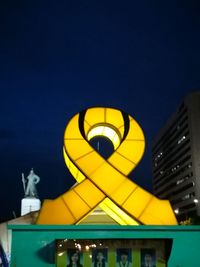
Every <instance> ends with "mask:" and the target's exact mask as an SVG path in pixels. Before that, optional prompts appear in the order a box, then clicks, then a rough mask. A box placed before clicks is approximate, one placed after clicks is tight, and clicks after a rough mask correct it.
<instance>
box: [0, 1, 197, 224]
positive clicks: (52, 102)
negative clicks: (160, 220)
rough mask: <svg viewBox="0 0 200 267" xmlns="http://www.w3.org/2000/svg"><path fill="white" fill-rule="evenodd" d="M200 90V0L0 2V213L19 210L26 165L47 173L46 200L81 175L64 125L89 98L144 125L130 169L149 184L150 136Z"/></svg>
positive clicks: (43, 183) (8, 214)
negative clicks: (66, 154) (66, 156)
mask: <svg viewBox="0 0 200 267" xmlns="http://www.w3.org/2000/svg"><path fill="white" fill-rule="evenodd" d="M199 88H200V3H199V1H195V0H191V1H167V2H163V1H159V0H155V1H113V0H110V1H104V0H103V1H94V0H93V1H20V0H19V1H13V0H11V1H1V3H0V94H1V95H0V166H1V168H0V179H1V180H0V181H1V185H0V188H1V194H0V200H1V208H0V221H4V220H7V219H11V218H12V216H13V211H15V213H16V215H17V216H18V215H19V214H20V201H21V198H22V197H23V187H22V182H21V173H22V172H24V174H25V176H27V175H28V173H29V171H30V169H31V168H32V167H33V168H34V170H35V172H36V174H38V175H39V176H40V177H41V182H40V183H39V185H38V191H39V196H40V198H41V199H44V198H55V197H57V196H58V195H60V194H61V193H63V192H65V191H66V190H67V189H69V187H70V186H71V185H72V184H73V183H74V182H75V180H73V178H72V177H71V175H70V174H69V172H68V170H67V169H66V167H65V164H64V160H63V155H62V145H63V133H64V129H65V126H66V124H67V122H68V120H69V119H70V118H71V117H72V116H73V115H74V114H76V113H78V112H79V111H81V110H83V109H85V108H87V107H91V106H110V107H115V108H119V109H123V110H124V111H125V112H127V113H129V114H131V115H132V116H133V117H134V118H135V119H136V120H137V121H138V122H139V123H140V125H141V126H142V128H143V130H144V133H145V136H146V143H147V144H146V151H145V155H144V157H143V159H142V161H141V163H140V164H139V165H138V167H137V168H136V170H135V171H134V172H133V173H132V174H131V175H130V177H131V178H132V179H134V180H135V181H137V182H138V183H139V184H141V185H142V186H143V187H144V188H147V189H148V190H151V188H152V187H151V183H152V171H151V142H152V139H153V138H154V137H155V136H156V134H157V132H158V130H159V129H160V128H161V127H162V126H163V125H164V123H165V122H166V120H167V118H168V117H169V116H170V115H171V113H173V112H174V111H175V110H176V108H177V106H178V105H179V104H180V102H181V100H182V99H183V97H184V96H185V95H186V94H188V93H190V92H191V91H194V90H198V89H199Z"/></svg>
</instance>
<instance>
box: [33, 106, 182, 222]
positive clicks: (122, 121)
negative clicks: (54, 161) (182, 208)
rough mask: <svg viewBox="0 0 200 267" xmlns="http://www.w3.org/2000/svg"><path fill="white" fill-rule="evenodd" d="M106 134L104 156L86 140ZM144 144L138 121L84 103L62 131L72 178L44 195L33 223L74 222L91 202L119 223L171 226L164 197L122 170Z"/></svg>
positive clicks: (134, 162) (172, 217) (89, 209)
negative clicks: (109, 148) (109, 150)
mask: <svg viewBox="0 0 200 267" xmlns="http://www.w3.org/2000/svg"><path fill="white" fill-rule="evenodd" d="M95 136H104V137H106V138H108V139H109V140H110V141H111V142H112V144H113V147H114V152H113V154H112V155H111V156H110V157H109V158H108V159H107V160H105V159H104V158H103V157H102V156H101V155H100V154H99V153H98V152H97V151H96V150H94V148H93V147H92V146H91V145H90V143H89V141H90V140H91V139H92V138H93V137H95ZM144 148H145V139H144V134H143V131H142V129H141V127H140V126H139V124H138V123H137V122H136V121H135V120H134V119H133V118H132V117H131V116H130V115H128V114H126V113H124V112H122V111H120V110H117V109H113V108H102V107H97V108H89V109H86V110H84V111H83V112H80V113H79V114H76V115H75V116H74V117H73V118H72V119H71V120H70V122H69V123H68V125H67V127H66V130H65V133H64V148H63V151H64V159H65V162H66V165H67V167H68V168H69V170H70V172H71V173H72V175H73V176H74V178H75V179H76V181H77V182H78V184H76V185H75V186H74V187H72V188H71V189H70V190H69V191H67V192H66V193H64V194H63V195H61V196H59V197H58V198H56V199H55V200H45V201H44V203H43V206H42V209H41V211H40V213H39V216H38V220H37V223H38V224H78V223H80V222H81V221H82V220H83V219H84V218H85V217H86V216H88V215H89V214H90V213H91V212H92V211H93V210H94V209H95V208H96V207H97V206H100V207H101V208H102V209H103V210H104V211H105V212H106V213H107V214H108V215H109V216H111V217H112V218H113V219H114V220H115V221H116V222H118V223H119V224H121V225H138V224H148V225H150V224H151V225H152V224H153V225H175V224H177V221H176V218H175V215H174V213H173V210H172V208H171V206H170V203H169V201H168V200H160V199H158V198H156V197H155V196H153V195H152V194H151V193H149V192H147V191H146V190H144V189H143V188H141V187H140V186H138V185H137V184H136V183H134V182H133V181H131V180H130V179H129V178H128V177H127V175H128V174H129V173H130V172H131V171H132V170H133V169H134V168H135V167H136V166H137V164H138V163H139V161H140V160H141V158H142V156H143V153H144Z"/></svg>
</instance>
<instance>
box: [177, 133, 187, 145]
mask: <svg viewBox="0 0 200 267" xmlns="http://www.w3.org/2000/svg"><path fill="white" fill-rule="evenodd" d="M185 139H186V137H185V135H183V136H182V137H181V138H180V139H179V140H178V145H180V144H181V143H182V142H183V141H184V140H185Z"/></svg>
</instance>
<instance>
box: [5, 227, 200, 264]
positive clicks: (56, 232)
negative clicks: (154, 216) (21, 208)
mask: <svg viewBox="0 0 200 267" xmlns="http://www.w3.org/2000/svg"><path fill="white" fill-rule="evenodd" d="M8 228H9V229H12V251H11V265H10V266H11V267H50V266H51V267H54V266H55V247H54V241H55V239H65V238H67V239H105V238H106V239H107V238H109V239H112V238H114V239H115V238H118V239H126V238H128V239H130V238H131V239H155V238H159V239H168V238H171V239H173V246H172V251H171V255H170V258H169V261H168V267H197V262H199V257H200V250H199V244H200V226H117V225H115V226H114V225H113V226H111V225H109V226H103V225H95V226H94V225H92V226H90V225H59V226H58V225H9V226H8Z"/></svg>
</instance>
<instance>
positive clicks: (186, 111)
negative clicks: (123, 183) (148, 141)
mask: <svg viewBox="0 0 200 267" xmlns="http://www.w3.org/2000/svg"><path fill="white" fill-rule="evenodd" d="M152 156H153V190H154V194H155V195H156V196H158V197H159V198H161V199H169V200H170V202H171V204H172V207H173V209H174V211H175V213H176V214H177V218H178V219H179V220H183V219H186V218H187V217H188V218H189V217H193V216H196V215H197V216H200V92H194V93H192V94H190V95H188V96H186V97H185V99H184V100H183V102H182V103H181V105H180V106H179V107H178V109H177V110H176V112H175V113H174V114H173V115H172V116H171V118H170V119H169V120H168V121H167V123H166V124H165V126H164V127H163V128H162V129H161V130H160V131H159V133H158V135H157V136H156V137H155V139H154V141H153V145H152Z"/></svg>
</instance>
